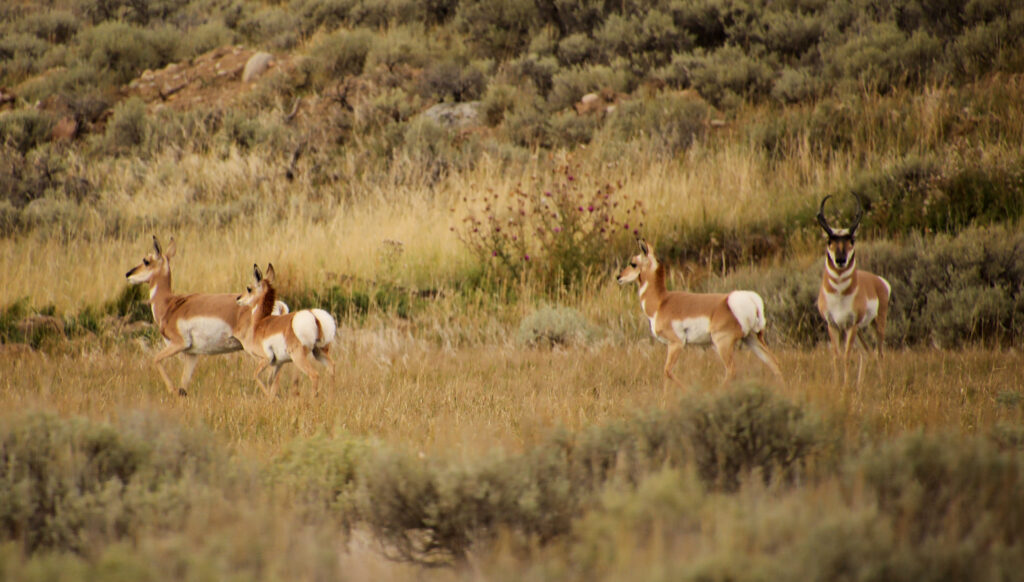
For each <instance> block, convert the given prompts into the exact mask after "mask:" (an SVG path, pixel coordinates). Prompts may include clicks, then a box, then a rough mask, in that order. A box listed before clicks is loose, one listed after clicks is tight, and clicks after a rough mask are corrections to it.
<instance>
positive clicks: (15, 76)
mask: <svg viewBox="0 0 1024 582" xmlns="http://www.w3.org/2000/svg"><path fill="white" fill-rule="evenodd" d="M49 49H50V45H49V43H47V42H46V41H44V40H40V39H39V38H37V37H36V36H34V35H31V34H27V33H24V32H15V33H12V34H3V35H0V80H2V81H3V82H5V83H12V84H13V83H18V82H19V81H21V80H22V79H24V78H26V77H28V76H31V75H34V74H35V73H37V72H39V61H40V60H41V58H42V56H43V54H45V53H46V51H48V50H49Z"/></svg>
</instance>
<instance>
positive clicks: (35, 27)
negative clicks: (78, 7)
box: [18, 9, 82, 44]
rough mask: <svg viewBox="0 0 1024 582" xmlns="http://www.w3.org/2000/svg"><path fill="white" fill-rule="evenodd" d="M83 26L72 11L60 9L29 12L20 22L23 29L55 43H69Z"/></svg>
mask: <svg viewBox="0 0 1024 582" xmlns="http://www.w3.org/2000/svg"><path fill="white" fill-rule="evenodd" d="M81 26H82V25H81V22H80V21H79V20H78V18H76V17H75V15H74V14H73V13H72V12H69V11H67V10H60V9H51V10H47V11H45V12H42V11H40V12H33V13H30V14H27V15H26V16H25V18H23V19H22V20H21V22H20V23H19V24H18V28H20V29H21V30H23V31H25V32H27V33H29V34H32V35H34V36H35V37H36V38H39V39H42V40H45V41H47V42H51V43H54V44H65V43H67V42H68V41H70V40H71V39H72V38H74V36H75V34H77V33H78V31H79V29H80V28H81Z"/></svg>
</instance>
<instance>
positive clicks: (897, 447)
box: [851, 435, 1024, 548]
mask: <svg viewBox="0 0 1024 582" xmlns="http://www.w3.org/2000/svg"><path fill="white" fill-rule="evenodd" d="M851 470H852V471H855V472H856V473H857V474H859V475H862V479H863V482H864V484H865V485H866V486H867V490H868V492H869V493H870V494H872V495H873V496H874V498H875V499H876V500H877V503H878V508H879V510H880V511H881V512H882V513H883V514H885V515H888V516H890V517H891V519H892V520H893V521H894V522H895V523H898V524H900V525H901V530H902V531H901V532H900V533H901V536H903V537H904V538H905V539H906V541H907V542H909V543H911V544H914V545H918V544H923V543H924V542H925V540H929V539H930V540H941V541H943V542H946V543H949V542H967V541H970V542H972V543H973V544H976V545H977V546H979V547H989V548H991V547H998V546H1000V545H1002V546H1003V547H1006V546H1012V545H1014V544H1019V543H1020V539H1019V538H1020V530H1019V526H1020V524H1021V523H1024V471H1022V467H1021V462H1020V457H1019V456H1017V455H1016V454H1014V453H1012V452H1001V451H999V450H998V449H997V448H996V446H995V445H993V444H992V443H990V442H987V441H986V440H983V439H977V438H975V439H971V438H966V439H965V438H963V437H961V436H959V435H935V436H924V435H913V436H908V437H904V438H902V439H899V440H897V441H895V442H893V443H888V444H886V445H883V446H881V447H880V448H879V449H878V450H875V451H871V452H870V453H867V454H864V455H862V456H861V458H860V459H858V460H857V461H855V462H854V463H853V464H852V467H851Z"/></svg>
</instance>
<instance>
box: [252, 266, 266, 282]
mask: <svg viewBox="0 0 1024 582" xmlns="http://www.w3.org/2000/svg"><path fill="white" fill-rule="evenodd" d="M252 276H253V277H254V278H255V279H256V282H257V283H259V282H260V281H262V280H263V271H261V270H260V266H259V265H257V264H255V263H253V265H252Z"/></svg>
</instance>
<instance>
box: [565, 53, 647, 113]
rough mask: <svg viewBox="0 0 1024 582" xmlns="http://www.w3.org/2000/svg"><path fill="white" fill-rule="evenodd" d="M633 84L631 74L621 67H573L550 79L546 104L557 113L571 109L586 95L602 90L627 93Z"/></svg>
mask: <svg viewBox="0 0 1024 582" xmlns="http://www.w3.org/2000/svg"><path fill="white" fill-rule="evenodd" d="M620 64H621V63H620ZM634 82H635V80H634V78H633V76H632V74H631V73H630V72H629V71H628V70H627V69H626V68H624V67H621V66H619V67H613V66H606V65H592V66H587V67H573V68H570V69H567V70H564V71H560V72H558V73H556V74H555V75H554V76H553V77H552V79H551V94H550V95H548V104H549V106H550V107H551V109H552V110H554V111H558V110H560V109H565V108H567V107H572V106H573V104H575V103H576V102H578V101H579V100H580V98H581V97H583V96H584V95H586V94H587V93H593V92H595V91H601V90H603V89H610V90H612V91H615V92H618V93H628V92H629V91H630V90H631V89H632V88H633V84H634Z"/></svg>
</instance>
